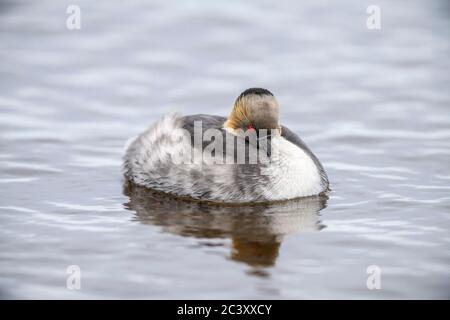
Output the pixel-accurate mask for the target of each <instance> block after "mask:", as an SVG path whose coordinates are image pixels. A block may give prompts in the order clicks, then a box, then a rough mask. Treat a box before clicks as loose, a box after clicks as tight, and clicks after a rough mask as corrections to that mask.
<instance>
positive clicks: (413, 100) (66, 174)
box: [0, 0, 450, 299]
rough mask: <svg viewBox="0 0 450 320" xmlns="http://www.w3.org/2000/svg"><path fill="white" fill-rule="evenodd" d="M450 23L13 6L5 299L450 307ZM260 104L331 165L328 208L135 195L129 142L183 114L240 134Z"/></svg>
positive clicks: (414, 14)
mask: <svg viewBox="0 0 450 320" xmlns="http://www.w3.org/2000/svg"><path fill="white" fill-rule="evenodd" d="M69 4H78V5H79V6H80V8H81V30H68V29H67V28H66V19H67V17H68V15H67V14H66V8H67V6H68V5H69ZM371 4H377V5H379V6H380V8H381V29H380V30H368V29H367V27H366V19H367V17H368V14H367V13H366V8H367V7H368V6H369V5H371ZM449 17H450V5H449V4H448V2H447V1H444V0H442V1H384V0H383V1H376V3H372V2H371V1H359V0H358V1H357V0H354V1H336V2H334V1H330V3H328V1H301V2H298V1H281V2H278V1H277V2H275V1H246V2H245V4H243V3H242V2H238V1H223V2H217V1H214V2H213V1H206V0H203V1H181V0H180V1H176V2H174V1H157V2H156V1H144V0H142V1H87V0H86V1H75V0H74V1H27V2H25V1H23V2H22V1H1V2H0V164H1V165H0V188H1V189H0V190H1V192H0V225H1V228H0V297H2V298H32V299H33V298H69V299H78V298H193V299H196V298H276V299H278V298H292V299H297V298H374V299H378V298H449V297H450V268H449V265H450V251H449V246H450V235H449V231H450V110H449V108H450V93H449V85H450V59H449V53H450V49H449V39H450V19H449ZM252 86H261V87H266V88H268V89H270V90H271V91H273V92H274V93H275V94H276V96H277V98H278V100H279V102H280V105H281V108H282V109H281V119H282V122H283V123H284V124H286V125H288V126H289V127H291V128H292V129H293V130H295V131H296V132H297V133H299V134H300V135H301V137H302V138H303V139H304V140H305V141H306V142H307V143H308V145H309V146H310V147H311V148H312V150H313V151H314V152H315V153H316V155H317V156H318V157H319V158H320V159H321V161H322V163H323V164H324V166H325V168H326V169H327V171H328V175H329V177H330V181H331V186H332V189H333V192H332V193H331V194H330V198H329V199H328V200H327V201H325V200H309V201H299V202H293V203H289V204H282V205H273V206H261V207H251V208H241V209H238V208H233V209H227V208H219V207H208V206H205V205H198V204H192V203H190V204H188V203H184V202H178V201H175V200H169V199H166V198H161V197H160V196H158V195H153V194H150V193H148V194H147V193H146V192H145V191H144V190H131V191H130V190H128V189H127V188H125V190H123V186H122V182H123V181H122V177H121V172H120V165H121V156H122V152H123V146H124V144H125V141H126V140H127V139H128V138H129V137H131V136H133V135H135V134H137V133H139V132H141V131H142V130H144V129H145V128H146V127H147V126H148V125H149V124H151V123H152V122H153V121H155V120H156V119H158V117H160V116H161V115H162V114H163V113H165V112H168V111H175V110H177V111H181V112H183V113H185V114H189V113H211V114H220V115H227V114H228V112H229V110H230V108H231V105H232V103H233V101H234V99H235V97H236V96H237V95H238V94H239V93H240V92H241V91H242V90H244V89H246V88H248V87H252ZM69 265H78V266H79V267H80V268H81V289H80V290H69V289H67V288H66V279H67V277H68V274H67V273H66V269H67V267H68V266H69ZM370 265H376V266H379V268H380V270H381V289H380V290H369V289H368V288H367V286H366V280H367V277H368V274H367V273H366V270H367V267H368V266H370Z"/></svg>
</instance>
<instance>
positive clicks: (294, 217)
mask: <svg viewBox="0 0 450 320" xmlns="http://www.w3.org/2000/svg"><path fill="white" fill-rule="evenodd" d="M124 194H125V195H126V196H128V197H129V198H130V200H129V202H128V203H126V204H125V207H126V208H127V209H129V210H132V211H134V212H135V218H136V220H138V221H140V222H142V223H144V224H151V225H156V226H160V227H161V228H162V230H163V231H165V232H169V233H172V234H177V235H180V236H185V237H195V238H200V239H227V238H230V239H231V246H232V251H231V255H230V258H231V259H232V260H234V261H239V262H244V263H246V264H248V265H249V266H251V267H252V270H251V273H253V274H255V275H265V272H264V267H270V266H273V265H274V264H275V262H276V259H277V257H278V254H279V250H280V246H281V242H282V241H283V238H284V237H285V236H286V235H289V234H294V233H301V232H308V231H318V230H321V229H322V228H323V227H324V226H323V225H322V224H321V222H320V220H319V211H320V210H322V209H323V208H325V207H326V201H327V197H326V196H316V197H309V198H303V199H297V200H290V201H286V202H282V203H271V204H270V203H265V204H254V205H240V206H232V205H231V206H230V205H219V204H212V203H205V202H194V201H190V200H185V199H180V198H175V197H171V196H169V195H166V194H162V193H160V192H156V191H153V190H149V189H147V188H143V187H139V186H135V185H133V184H131V183H129V182H126V183H125V184H124Z"/></svg>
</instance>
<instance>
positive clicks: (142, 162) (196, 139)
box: [123, 88, 328, 203]
mask: <svg viewBox="0 0 450 320" xmlns="http://www.w3.org/2000/svg"><path fill="white" fill-rule="evenodd" d="M278 113H279V106H278V103H277V101H276V99H275V97H274V96H273V94H272V93H271V92H270V91H268V90H266V89H262V88H251V89H247V90H245V91H244V92H242V93H241V94H240V95H239V96H238V98H237V99H236V101H235V103H234V107H233V109H232V111H231V114H230V116H229V117H228V118H225V117H220V116H212V115H204V114H199V115H191V116H180V115H177V114H169V115H166V116H164V117H163V118H162V119H161V120H159V121H158V122H156V123H155V124H154V125H152V126H151V127H150V128H149V129H148V130H146V131H145V132H143V133H142V134H140V135H138V136H137V137H135V138H132V139H130V140H129V141H128V143H127V146H126V152H125V156H124V164H123V171H124V175H125V177H126V179H128V180H129V181H130V182H132V183H134V184H136V185H139V186H144V187H147V188H150V189H153V190H157V191H162V192H165V193H169V194H172V195H175V196H180V197H189V198H192V199H195V200H202V201H213V202H224V203H249V202H250V203H251V202H270V201H280V200H288V199H294V198H300V197H307V196H313V195H318V194H321V193H324V192H326V191H327V190H328V178H327V174H326V172H325V170H324V169H323V167H322V165H321V163H320V162H319V160H318V159H317V157H316V156H315V155H314V154H313V153H312V152H311V151H310V150H309V148H308V147H307V146H306V145H305V143H304V142H303V141H302V140H301V139H300V138H299V137H298V136H297V135H296V134H295V133H293V132H292V131H291V130H289V129H288V128H287V127H285V126H282V125H279V123H278ZM253 155H256V156H253ZM255 157H256V161H255Z"/></svg>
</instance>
